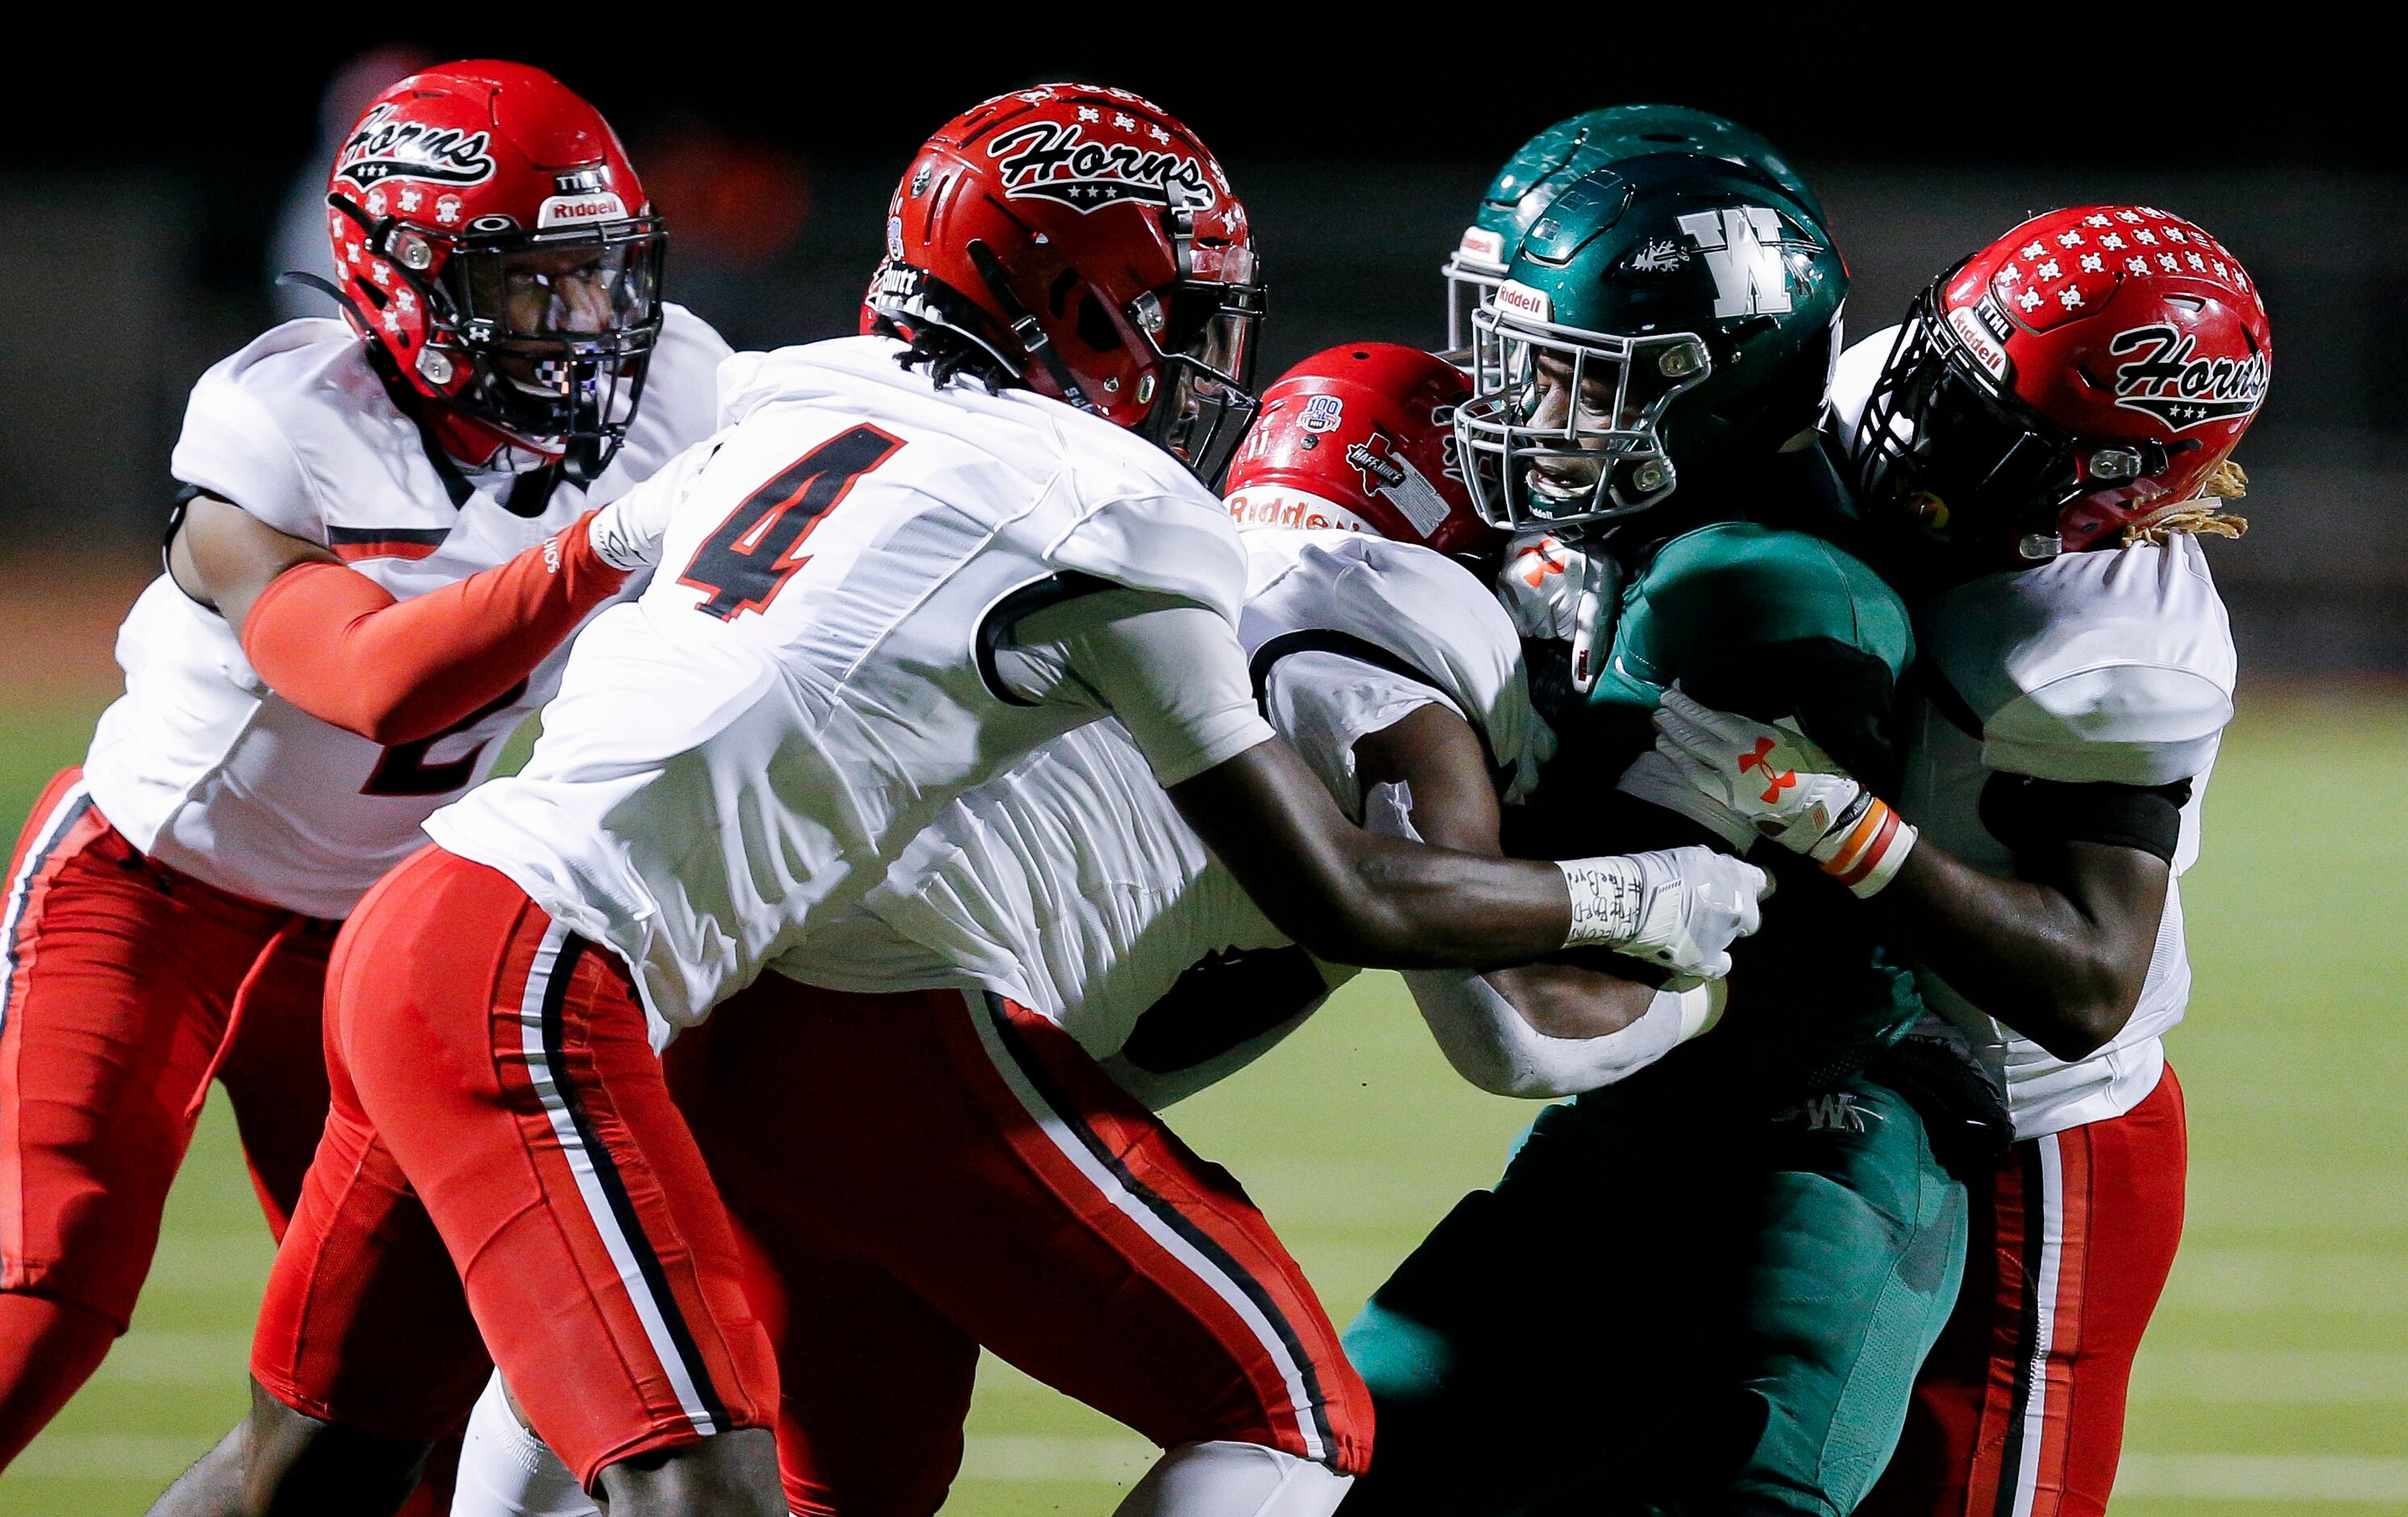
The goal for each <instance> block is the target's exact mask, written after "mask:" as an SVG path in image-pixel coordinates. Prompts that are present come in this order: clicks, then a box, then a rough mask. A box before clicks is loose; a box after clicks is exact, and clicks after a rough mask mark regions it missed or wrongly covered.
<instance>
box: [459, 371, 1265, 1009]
mask: <svg viewBox="0 0 2408 1517" xmlns="http://www.w3.org/2000/svg"><path fill="white" fill-rule="evenodd" d="M899 351H900V348H899V347H898V345H897V344H896V343H894V342H892V341H888V340H881V339H868V338H859V339H845V340H839V341H832V342H822V343H816V344H812V345H810V346H807V347H800V348H789V349H784V350H781V351H780V352H777V353H774V354H767V355H766V356H758V357H755V356H751V355H747V356H745V357H741V358H738V359H736V360H733V361H731V363H730V364H729V365H728V366H727V368H726V370H725V371H724V378H723V402H722V404H723V410H722V419H723V421H724V423H725V424H726V425H725V429H724V431H723V432H722V434H721V435H720V436H719V437H718V438H717V439H716V440H715V441H712V442H711V443H710V444H709V445H707V446H703V447H699V448H696V449H695V450H693V451H692V452H690V453H689V454H688V455H686V456H685V457H683V458H682V459H681V460H679V461H678V462H677V464H676V465H674V466H673V467H672V468H670V469H669V470H665V471H664V472H663V474H662V475H661V476H660V478H659V479H658V480H657V481H655V482H654V484H652V486H650V487H652V488H663V489H671V490H677V491H681V492H682V493H683V496H684V498H683V500H682V503H681V505H680V507H679V509H678V514H677V516H676V519H675V522H674V524H673V526H672V527H671V528H670V531H669V535H668V541H667V547H666V550H665V556H664V558H663V568H662V570H661V571H660V572H659V573H658V574H657V575H656V576H655V577H654V579H653V581H652V585H651V587H650V588H649V589H647V590H646V591H645V593H644V594H643V596H642V597H641V598H640V599H639V600H636V601H635V602H633V603H630V604H627V605H624V606H619V607H613V608H612V609H611V610H609V612H607V613H606V614H603V615H601V616H599V617H597V618H596V619H595V622H594V624H593V625H592V626H591V627H590V628H588V629H587V630H586V632H585V633H584V635H583V636H582V637H581V638H580V640H579V642H578V643H577V646H576V648H575V650H574V651H573V653H572V655H571V657H570V658H569V661H568V667H567V671H566V674H565V675H564V677H563V680H562V685H561V692H560V695H559V698H558V699H557V700H556V701H553V702H552V705H551V706H550V707H549V708H548V709H547V710H546V712H545V715H544V735H543V739H542V741H541V742H540V743H539V744H538V745H537V748H536V752H535V756H534V758H533V760H532V761H531V762H530V764H529V765H528V768H527V770H526V772H525V773H523V774H521V775H519V776H517V777H515V778H512V779H509V780H506V781H502V782H500V783H499V784H497V785H495V786H491V787H486V789H485V790H483V791H480V792H479V793H478V794H476V795H472V796H471V797H469V798H468V799H467V800H466V801H465V802H461V803H460V804H458V805H456V806H453V807H451V808H448V809H447V810H445V811H444V812H442V813H440V814H438V815H437V816H436V817H434V818H433V819H432V820H431V821H430V822H429V824H428V827H427V831H430V832H431V833H433V834H434V835H435V837H436V838H437V841H438V842H440V843H441V844H442V845H444V846H445V847H446V848H449V849H450V850H452V852H454V853H457V854H460V855H462V856H464V857H466V858H469V859H473V860H478V861H480V862H482V863H486V864H489V865H491V866H492V867H494V868H495V869H498V870H500V871H501V872H502V873H504V874H508V875H509V877H510V878H511V879H512V880H513V881H515V882H516V883H517V884H518V885H519V886H520V888H521V889H524V890H525V891H526V892H527V893H528V895H529V896H531V897H532V898H533V899H534V900H535V901H536V902H537V903H538V904H540V905H541V906H542V907H543V908H544V909H545V910H546V911H547V912H549V913H550V914H552V916H553V917H557V918H558V919H560V920H561V921H563V922H565V923H567V924H568V925H569V926H570V927H572V928H573V929H574V930H575V931H577V932H580V933H582V934H584V935H587V936H590V937H592V938H594V939H595V940H597V941H600V942H603V943H606V944H608V945H609V946H611V947H612V948H614V949H616V950H617V951H618V952H619V953H620V954H622V955H623V956H624V957H625V959H626V960H627V961H629V963H631V964H632V965H634V966H635V967H636V973H637V976H638V981H639V983H640V984H641V987H642V990H643V993H644V995H645V998H646V1000H647V1002H648V1004H649V1008H650V1010H651V1013H652V1016H653V1018H654V1019H655V1031H656V1033H658V1032H659V1031H660V1030H661V1029H660V1026H659V1024H660V1023H663V1022H666V1023H667V1024H669V1025H671V1026H678V1025H687V1024H691V1023H693V1022H695V1021H698V1020H699V1019H702V1018H703V1017H704V1016H706V1015H707V1014H708V1012H709V1010H710V1005H711V1004H712V1003H713V1002H714V1001H716V1000H718V999H719V998H720V997H721V996H723V995H724V994H725V993H727V992H729V991H731V990H737V989H739V988H741V987H742V986H744V985H746V984H749V983H750V982H751V981H752V980H753V977H754V976H755V975H758V974H759V973H760V972H761V970H762V969H763V968H765V967H767V965H769V964H770V963H772V962H773V961H779V960H781V958H782V957H786V956H792V962H793V965H794V967H795V968H796V970H797V971H798V973H800V974H803V975H808V972H809V970H810V965H811V963H812V961H813V953H812V948H811V944H810V937H811V934H812V933H813V932H814V931H815V930H817V929H820V928H822V927H824V926H826V925H827V924H829V923H832V922H834V921H835V920H837V919H838V918H839V917H841V916H842V915H843V914H844V913H845V912H846V911H847V910H848V909H849V908H851V907H853V905H855V904H856V903H859V902H860V901H861V900H862V898H863V897H864V896H865V895H866V894H867V892H868V891H869V890H870V889H872V888H873V887H875V886H877V885H878V884H879V882H880V880H881V879H882V877H883V876H884V874H885V873H886V868H887V866H888V865H889V864H890V863H891V862H892V861H893V860H895V859H896V857H898V856H899V855H900V853H901V852H902V850H903V849H904V848H905V847H906V846H907V845H910V842H911V840H912V839H913V838H914V837H915V836H917V835H918V834H919V833H920V832H921V831H922V830H923V829H924V828H925V827H926V826H927V824H928V823H929V822H930V821H932V820H933V819H934V818H935V817H936V816H937V815H938V813H939V811H940V810H941V809H942V808H943V807H944V806H945V805H947V804H948V803H949V802H952V801H953V799H954V798H955V797H957V796H959V795H960V794H961V793H962V792H963V791H965V790H967V789H968V788H970V787H974V786H977V785H979V784H982V783H983V782H984V781H986V780H989V779H992V778H994V777H996V775H997V774H999V773H1003V772H1004V771H1006V770H1007V769H1009V768H1010V767H1011V766H1012V765H1013V764H1015V763H1016V762H1018V761H1019V760H1020V759H1022V758H1024V757H1025V755H1027V754H1028V752H1029V751H1030V750H1031V749H1033V748H1035V747H1037V746H1038V745H1039V744H1042V743H1045V742H1047V741H1048V740H1050V739H1053V738H1055V737H1058V736H1060V735H1061V734H1063V733H1064V732H1067V731H1068V730H1071V729H1073V728H1076V727H1080V726H1082V725H1084V724H1086V723H1088V722H1090V721H1093V720H1095V719H1096V718H1097V717H1098V716H1100V715H1105V714H1106V713H1107V712H1109V711H1112V710H1115V709H1117V710H1121V711H1123V712H1125V713H1130V714H1132V715H1130V720H1131V722H1132V724H1133V727H1132V735H1133V737H1134V738H1135V740H1136V742H1137V744H1138V746H1139V748H1140V750H1141V751H1142V752H1143V753H1144V755H1145V758H1146V759H1147V762H1148V765H1149V767H1150V768H1151V769H1152V771H1153V773H1154V778H1155V781H1156V782H1157V783H1158V784H1162V785H1173V784H1177V783H1179V782H1180V781H1182V780H1184V779H1187V778H1189V777H1191V776H1193V775H1195V774H1197V773H1201V772H1203V771H1204V770H1207V769H1210V768H1211V767H1212V766H1214V765H1216V764H1218V763H1220V762H1222V761H1223V760H1225V759H1226V758H1231V757H1233V756H1234V755H1236V754H1238V753H1240V752H1242V751H1243V750H1245V749H1246V748H1249V747H1252V746H1254V744H1257V743H1260V742H1262V741H1264V740H1266V739H1268V738H1269V736H1270V735H1271V732H1270V728H1269V725H1268V724H1267V723H1266V722H1265V721H1264V720H1263V718H1262V716H1261V715H1259V714H1258V713H1257V711H1256V710H1255V707H1254V700H1253V695H1252V692H1251V690H1249V689H1248V688H1247V686H1246V678H1245V668H1244V661H1243V656H1242V654H1241V653H1240V650H1239V648H1238V645H1237V640H1236V634H1235V630H1234V627H1233V625H1232V624H1234V623H1235V621H1236V619H1237V615H1238V606H1239V603H1240V600H1241V598H1242V597H1243V594H1244V590H1245V583H1246V565H1245V558H1244V555H1243V553H1242V552H1241V550H1240V547H1239V544H1238V541H1237V536H1236V532H1235V530H1234V528H1233V527H1231V526H1230V524H1229V521H1228V518H1227V515H1226V513H1225V512H1224V511H1223V510H1222V508H1221V506H1220V503H1219V502H1218V501H1216V500H1214V499H1213V498H1212V497H1211V495H1210V494H1209V493H1207V492H1206V491H1205V490H1204V489H1203V487H1202V486H1201V485H1200V484H1197V482H1196V480H1195V478H1194V477H1193V476H1192V475H1190V474H1189V473H1188V472H1187V471H1186V470H1184V469H1183V467H1182V466H1181V465H1180V464H1179V462H1178V461H1177V460H1176V459H1174V458H1173V457H1171V456H1170V455H1168V454H1167V453H1165V452H1164V451H1163V450H1162V449H1160V448H1158V447H1156V446H1154V444H1153V443H1151V442H1149V441H1146V440H1144V439H1143V438H1140V437H1138V436H1136V435H1134V434H1132V433H1130V432H1128V431H1127V430H1125V429H1124V428H1122V427H1119V426H1113V425H1112V424H1111V423H1109V422H1106V421H1104V420H1102V419H1100V418H1097V417H1094V416H1090V415H1086V414H1083V413H1082V412H1076V411H1073V410H1071V409H1070V408H1068V407H1067V406H1065V405H1063V404H1061V403H1060V402H1058V401H1054V400H1049V399H1046V398H1043V397H1039V396H1037V395H1034V394H1032V393H1029V392H1027V391H1023V390H1011V391H1007V392H1005V393H1002V394H998V395H987V394H985V393H983V392H982V391H979V390H977V389H974V388H970V387H967V386H961V385H955V386H953V387H951V388H949V389H947V390H945V391H944V392H943V393H942V394H939V392H938V391H937V389H936V388H935V386H934V385H933V384H932V383H930V381H929V380H928V378H927V376H926V374H925V372H921V371H907V370H906V369H904V368H901V367H899V366H898V365H897V364H896V361H895V360H896V354H897V353H898V352H899ZM1214 624H1218V628H1217V631H1216V630H1215V627H1214ZM1216 643H1217V644H1218V645H1219V646H1220V647H1221V648H1224V649H1226V657H1222V658H1220V659H1219V660H1218V661H1217V662H1216V661H1214V660H1213V659H1212V658H1211V657H1210V656H1211V653H1212V652H1213V650H1214V648H1215V645H1216ZM1199 648H1200V649H1202V650H1204V652H1205V653H1206V655H1207V657H1204V658H1200V659H1199V658H1198V657H1197V649H1199ZM1148 714H1152V715H1153V719H1152V721H1151V722H1150V723H1149V722H1148V721H1147V720H1146V717H1147V715H1148Z"/></svg>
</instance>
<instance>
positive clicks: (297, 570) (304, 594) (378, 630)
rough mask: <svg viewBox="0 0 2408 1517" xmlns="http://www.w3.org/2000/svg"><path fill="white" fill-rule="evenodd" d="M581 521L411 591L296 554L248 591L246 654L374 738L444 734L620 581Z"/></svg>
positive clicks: (298, 694) (333, 719) (294, 696)
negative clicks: (508, 555)
mask: <svg viewBox="0 0 2408 1517" xmlns="http://www.w3.org/2000/svg"><path fill="white" fill-rule="evenodd" d="M590 519H591V518H590V517H589V518H581V519H580V520H578V521H576V522H573V523H571V524H570V525H569V526H568V527H566V528H565V529H563V530H562V531H561V532H560V533H559V534H557V535H556V536H554V537H552V538H551V539H549V540H547V541H546V542H540V543H538V544H537V545H536V546H534V547H531V548H529V549H527V550H526V551H525V552H523V553H522V554H520V555H519V556H517V557H515V558H512V559H510V560H509V561H508V562H506V563H502V564H498V565H496V566H495V567H494V568H492V569H488V570H485V571H482V572H481V573H477V574H472V575H470V576H469V577H467V578H466V579H464V580H460V581H457V582H455V583H453V584H451V585H444V586H443V587H442V588H440V589H437V590H431V591H429V592H427V593H426V594H424V595H422V596H416V597H413V598H411V599H409V600H395V599H394V596H393V594H392V592H390V591H388V590H386V589H385V588H384V587H383V586H381V585H378V584H377V583H376V582H375V581H373V580H371V579H369V578H368V577H367V576H366V575H365V574H361V573H358V572H357V571H353V570H351V569H348V568H345V567H343V566H341V565H337V564H331V563H305V564H301V565H298V566H296V567H294V568H293V569H290V570H287V571H285V572H283V573H281V574H279V575H278V576H277V577H276V578H275V579H274V580H273V581H272V582H270V583H269V585H267V587H266V588H265V590H264V591H262V592H261V593H260V595H259V596H258V598H257V599H256V600H253V601H252V602H251V605H250V607H249V610H248V614H246V615H245V616H244V618H243V621H242V628H241V633H242V644H243V652H244V653H245V654H246V655H247V656H248V657H250V659H251V666H252V667H253V668H254V669H256V670H257V671H258V672H259V674H260V677H261V678H263V679H265V681H266V682H267V683H268V686H270V687H271V688H273V689H274V690H275V691H276V692H277V694H279V695H280V696H282V697H283V698H284V699H285V700H287V701H292V702H293V703H294V705H296V706H299V707H300V708H301V709H302V710H304V711H306V712H308V714H309V715H312V716H315V717H317V718H319V719H320V720H321V721H324V722H329V723H332V724H333V725H335V726H337V727H340V728H343V729H345V730H350V731H352V732H356V733H358V734H359V735H361V736H362V737H365V738H366V739H368V740H369V741H370V742H373V743H383V744H394V743H409V742H414V741H416V740H417V739H420V738H423V737H426V736H429V735H431V734H433V733H436V732H439V731H441V730H444V729H445V728H447V727H449V726H451V725H452V723H454V722H456V721H458V720H460V719H461V718H462V717H464V716H466V715H468V714H469V713H471V712H473V711H476V710H478V709H479V708H480V707H481V706H484V705H487V704H489V703H490V702H492V701H494V700H495V698H497V697H498V696H500V695H501V694H502V693H503V692H504V691H506V690H508V689H509V688H510V687H511V686H513V685H516V684H517V683H518V682H520V681H521V680H523V679H525V678H526V677H527V675H528V674H529V673H530V672H532V671H533V670H534V669H535V667H536V666H537V665H538V664H540V663H541V662H542V661H543V660H544V659H545V658H546V657H549V656H550V655H551V653H552V650H553V649H554V648H556V647H558V646H559V645H560V643H561V642H562V641H563V640H564V639H566V637H567V636H568V635H569V633H570V632H572V631H574V630H576V628H577V625H578V623H580V622H581V621H582V620H583V619H584V618H585V616H586V615H587V614H589V613H591V612H592V611H593V610H594V608H595V607H596V606H598V605H600V604H601V603H602V602H603V601H604V600H608V599H609V597H610V596H611V595H612V594H614V593H616V592H617V590H618V589H619V587H620V586H621V585H624V583H625V581H626V574H625V572H624V571H621V570H618V569H615V568H612V567H611V566H610V565H609V564H607V563H605V562H603V561H602V559H601V558H600V557H599V556H597V555H596V554H595V551H594V549H593V547H592V545H591V543H590V542H589V541H588V538H587V524H588V521H590Z"/></svg>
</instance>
